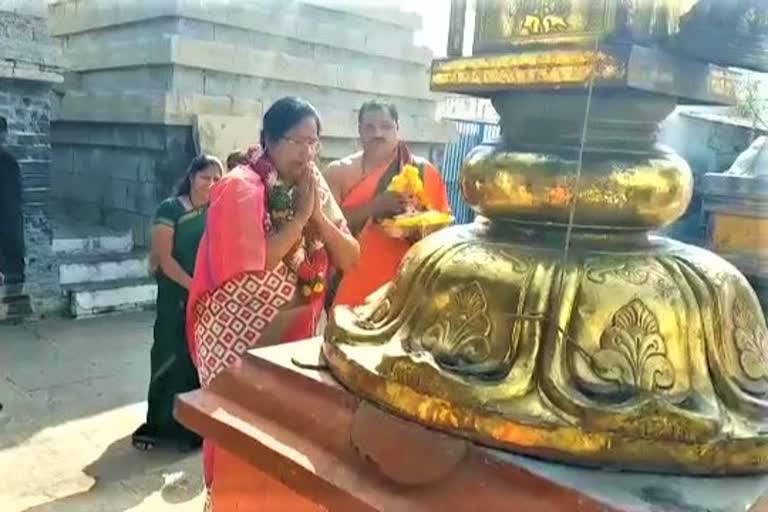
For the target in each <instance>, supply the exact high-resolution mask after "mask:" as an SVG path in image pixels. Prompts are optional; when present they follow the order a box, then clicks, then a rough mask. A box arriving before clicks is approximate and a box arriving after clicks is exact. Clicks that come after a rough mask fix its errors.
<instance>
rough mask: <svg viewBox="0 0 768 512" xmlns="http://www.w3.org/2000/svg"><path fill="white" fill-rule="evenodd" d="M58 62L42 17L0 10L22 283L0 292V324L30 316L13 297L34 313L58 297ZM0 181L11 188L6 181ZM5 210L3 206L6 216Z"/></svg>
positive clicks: (2, 98) (0, 64)
mask: <svg viewBox="0 0 768 512" xmlns="http://www.w3.org/2000/svg"><path fill="white" fill-rule="evenodd" d="M59 60H60V59H59V52H58V48H57V46H56V45H55V44H54V42H53V40H52V39H51V38H50V37H49V35H48V31H47V27H46V23H45V19H44V18H42V17H38V16H32V15H28V14H20V13H18V12H10V11H0V117H2V118H4V119H5V123H6V125H7V135H6V137H5V141H4V142H2V144H0V149H1V150H2V151H3V152H5V153H6V155H10V156H11V158H12V159H13V161H15V165H17V166H18V171H19V175H20V178H21V180H20V181H21V183H20V185H21V186H20V191H19V192H20V194H21V201H20V206H21V214H22V217H23V231H24V247H25V254H24V256H25V257H24V274H25V279H24V283H23V285H21V284H18V285H14V287H10V286H9V287H6V289H5V291H4V292H3V291H2V290H0V298H3V301H0V320H2V319H5V318H9V317H13V316H26V315H27V314H29V312H28V311H26V312H20V311H19V312H15V311H14V306H15V305H18V304H19V302H18V301H17V300H16V299H15V298H14V297H16V296H24V297H25V301H26V302H25V304H26V305H25V307H28V305H29V301H28V299H29V298H31V299H32V300H31V305H32V307H33V309H34V310H35V311H38V312H44V311H46V310H49V309H56V308H57V307H58V305H57V304H54V303H55V302H56V301H57V300H58V299H59V297H58V296H59V287H58V285H59V282H58V266H57V261H56V257H55V255H54V253H53V251H52V248H51V224H50V219H49V206H50V188H51V187H50V162H51V141H50V117H51V102H52V92H51V88H52V85H53V84H54V83H57V82H61V80H62V76H61V73H60V68H59ZM6 161H7V160H6ZM4 171H5V172H8V171H9V170H8V169H4ZM3 183H4V184H5V186H9V183H10V182H9V181H8V180H5V181H3ZM19 192H17V193H19ZM6 200H7V199H6ZM7 206H8V205H7V204H6V208H2V210H3V212H4V213H5V214H7V212H6V209H7ZM0 222H8V219H2V220H0ZM0 243H9V241H8V240H7V239H6V240H0Z"/></svg>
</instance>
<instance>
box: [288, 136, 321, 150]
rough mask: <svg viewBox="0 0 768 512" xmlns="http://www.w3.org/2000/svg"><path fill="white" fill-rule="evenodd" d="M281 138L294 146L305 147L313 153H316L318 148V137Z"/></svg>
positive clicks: (319, 143)
mask: <svg viewBox="0 0 768 512" xmlns="http://www.w3.org/2000/svg"><path fill="white" fill-rule="evenodd" d="M283 140H284V141H285V142H287V143H288V144H289V145H291V146H294V147H300V146H303V147H306V148H307V149H309V150H310V151H312V152H313V153H317V152H318V151H319V150H320V145H321V142H320V139H295V138H293V137H283Z"/></svg>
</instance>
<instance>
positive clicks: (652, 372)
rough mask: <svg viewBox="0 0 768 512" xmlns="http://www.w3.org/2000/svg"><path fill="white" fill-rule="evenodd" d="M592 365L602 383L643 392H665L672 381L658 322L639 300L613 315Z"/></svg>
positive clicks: (673, 378)
mask: <svg viewBox="0 0 768 512" xmlns="http://www.w3.org/2000/svg"><path fill="white" fill-rule="evenodd" d="M592 366H593V370H594V371H595V373H596V374H597V375H598V376H599V377H600V378H601V379H603V380H605V381H608V382H614V383H616V384H618V385H619V386H626V387H632V388H636V389H641V390H644V391H654V390H656V389H669V388H671V387H672V385H673V384H674V382H675V371H674V367H673V366H672V363H671V361H670V360H669V359H668V358H667V348H666V343H665V341H664V338H662V336H661V333H660V331H659V321H658V320H657V319H656V316H654V314H653V312H652V311H651V310H650V309H648V307H647V306H646V305H645V304H643V302H642V301H641V300H639V299H634V300H632V301H631V302H629V303H628V304H626V305H625V306H623V307H622V308H621V309H619V310H618V311H617V312H616V313H615V314H614V315H613V319H612V321H611V325H610V326H609V327H608V328H607V329H606V330H605V331H604V332H603V334H602V336H601V337H600V350H598V351H597V352H596V353H595V354H594V355H593V356H592Z"/></svg>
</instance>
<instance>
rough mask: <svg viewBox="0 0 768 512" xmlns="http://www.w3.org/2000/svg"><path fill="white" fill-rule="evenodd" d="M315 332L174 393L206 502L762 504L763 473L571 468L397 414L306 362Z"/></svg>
mask: <svg viewBox="0 0 768 512" xmlns="http://www.w3.org/2000/svg"><path fill="white" fill-rule="evenodd" d="M321 343H322V341H321V340H320V339H313V340H307V341H301V342H297V343H291V344H286V345H276V346H271V347H267V348H263V349H258V350H255V351H253V352H251V353H249V354H248V355H247V356H246V357H245V359H244V361H243V364H242V366H241V367H240V368H239V369H237V370H230V371H227V372H224V373H222V374H221V375H220V376H219V377H218V378H217V379H216V380H215V381H214V383H213V384H212V386H211V387H210V388H208V389H206V390H204V391H197V392H194V393H190V394H187V395H183V396H181V397H179V399H178V402H177V407H176V415H177V417H178V418H179V420H180V421H181V422H182V423H184V424H185V425H187V426H188V427H189V428H191V429H193V430H195V431H197V432H199V433H200V434H202V435H203V436H205V437H206V438H208V439H213V440H214V441H215V442H216V443H217V446H218V450H217V452H216V464H215V485H214V490H213V492H214V496H213V503H214V507H215V508H214V510H215V512H234V511H259V512H264V511H270V512H271V511H274V512H278V511H279V512H285V511H291V512H304V511H307V512H309V511H312V512H315V511H326V510H327V511H332V512H347V511H349V512H352V511H355V512H356V511H385V512H389V511H392V512H395V511H396V512H401V511H402V512H406V511H414V512H421V511H446V512H447V511H451V512H463V511H479V512H491V511H497V510H498V511H504V512H529V511H530V512H533V511H535V512H564V511H569V512H597V511H601V512H610V511H619V510H622V511H637V512H678V511H680V512H683V511H685V512H689V511H696V512H699V511H705V510H706V511H708V510H712V511H718V512H720V511H723V512H726V511H727V512H730V511H734V512H735V511H736V510H744V511H751V512H768V506H766V504H765V503H764V502H763V500H760V499H759V497H760V496H761V495H762V494H763V491H764V490H765V489H767V488H768V480H766V477H745V478H742V479H739V478H728V479H702V478H698V479H696V478H684V477H679V478H677V477H669V476H657V475H642V474H628V473H624V474H620V473H608V472H603V471H598V470H589V469H580V468H572V467H568V466H561V465H559V464H553V463H547V462H541V461H535V460H532V459H527V458H524V457H518V456H515V455H511V454H507V453H503V452H499V451H496V450H490V449H487V448H483V447H480V446H477V445H475V444H472V443H469V442H466V441H464V440H461V439H457V438H454V437H449V436H446V435H444V434H440V433H437V432H433V431H430V430H427V429H425V428H423V427H421V426H419V425H416V424H414V423H410V422H407V421H404V420H400V419H398V418H395V417H393V416H391V415H389V414H386V413H384V412H382V411H380V410H378V409H376V408H374V407H372V406H371V405H370V404H368V403H367V402H364V401H361V400H360V399H358V398H357V397H355V396H353V395H352V394H350V393H349V392H347V391H346V390H345V389H344V388H342V387H341V386H340V385H339V384H337V383H336V381H335V380H334V379H333V378H332V377H331V375H330V374H329V373H327V371H324V370H322V369H307V364H309V365H313V364H314V365H317V364H318V355H319V350H320V344H321ZM297 363H298V364H297ZM577 489H578V490H577ZM718 489H723V490H718ZM725 489H727V490H725ZM708 493H709V494H708ZM724 495H725V496H724ZM725 497H727V498H729V499H730V501H727V500H726V501H725V502H724V503H725V504H724V505H720V504H718V503H716V502H717V501H718V499H720V500H722V499H723V498H725ZM700 502H702V503H700ZM710 506H711V508H707V507H710ZM723 507H726V508H723Z"/></svg>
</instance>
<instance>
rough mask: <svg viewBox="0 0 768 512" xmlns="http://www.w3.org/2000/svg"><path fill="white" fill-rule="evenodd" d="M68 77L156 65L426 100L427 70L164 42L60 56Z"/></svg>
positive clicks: (169, 38)
mask: <svg viewBox="0 0 768 512" xmlns="http://www.w3.org/2000/svg"><path fill="white" fill-rule="evenodd" d="M66 60H67V63H68V66H69V68H70V69H71V70H73V71H80V72H84V73H85V72H87V71H94V70H103V69H117V68H132V67H145V66H153V65H155V66H158V65H178V66H184V67H188V68H193V69H203V70H211V71H219V72H223V73H231V74H234V75H245V76H253V77H259V78H267V79H272V80H279V81H282V82H296V83H301V84H309V85H314V86H318V87H328V88H334V89H343V90H350V91H361V92H365V93H368V94H372V95H375V94H380V95H386V96H394V97H403V98H413V99H422V100H430V99H433V98H434V96H433V95H432V93H431V92H430V91H429V79H428V70H427V69H426V68H425V69H424V76H423V77H419V76H418V75H417V74H415V73H414V74H413V75H412V76H403V75H401V74H387V73H377V72H376V70H375V69H347V68H345V67H344V66H341V65H338V64H323V63H318V62H316V61H313V60H311V59H303V58H297V57H293V56H290V55H287V54H283V53H278V52H273V51H266V50H255V49H243V48H240V47H237V46H235V45H231V44H224V43H217V42H213V41H201V40H195V39H187V38H182V37H179V36H165V37H162V38H155V39H151V40H144V41H141V42H133V43H124V44H118V45H111V46H108V47H101V48H97V49H95V50H94V51H84V52H73V53H71V54H68V55H66Z"/></svg>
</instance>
